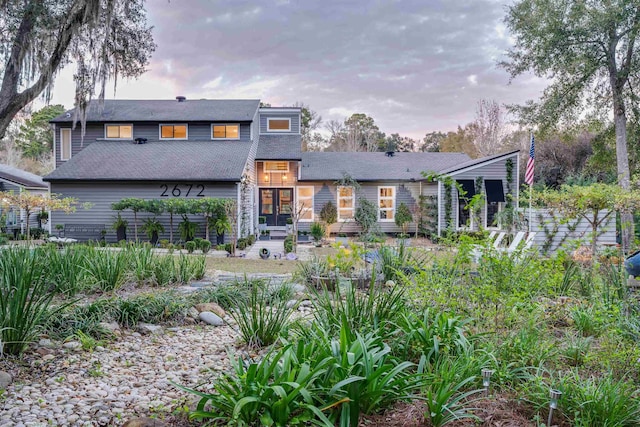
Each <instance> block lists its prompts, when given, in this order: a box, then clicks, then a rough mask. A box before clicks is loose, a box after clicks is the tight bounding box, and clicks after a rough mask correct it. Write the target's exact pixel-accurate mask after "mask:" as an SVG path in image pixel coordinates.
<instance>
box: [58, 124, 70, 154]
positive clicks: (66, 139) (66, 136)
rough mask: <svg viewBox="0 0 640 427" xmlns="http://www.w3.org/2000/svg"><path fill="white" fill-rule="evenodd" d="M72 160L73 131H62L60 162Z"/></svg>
mask: <svg viewBox="0 0 640 427" xmlns="http://www.w3.org/2000/svg"><path fill="white" fill-rule="evenodd" d="M70 158H71V129H60V160H69V159H70Z"/></svg>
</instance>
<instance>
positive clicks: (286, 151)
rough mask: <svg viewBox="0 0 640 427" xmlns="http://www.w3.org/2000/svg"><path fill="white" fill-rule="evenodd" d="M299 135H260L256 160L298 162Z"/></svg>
mask: <svg viewBox="0 0 640 427" xmlns="http://www.w3.org/2000/svg"><path fill="white" fill-rule="evenodd" d="M301 147H302V136H301V135H283V134H279V135H264V134H261V135H260V141H259V142H258V152H257V154H256V160H300V159H301V158H302V149H301Z"/></svg>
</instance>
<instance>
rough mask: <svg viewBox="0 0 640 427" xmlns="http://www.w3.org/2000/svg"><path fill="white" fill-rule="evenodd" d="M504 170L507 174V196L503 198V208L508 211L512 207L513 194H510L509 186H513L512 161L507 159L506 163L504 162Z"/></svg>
mask: <svg viewBox="0 0 640 427" xmlns="http://www.w3.org/2000/svg"><path fill="white" fill-rule="evenodd" d="M505 169H506V172H507V177H506V178H507V191H506V193H507V194H506V198H505V201H506V204H505V208H507V209H509V208H511V207H512V203H513V194H512V193H511V186H512V185H513V159H507V161H506V162H505Z"/></svg>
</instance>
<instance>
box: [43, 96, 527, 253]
mask: <svg viewBox="0 0 640 427" xmlns="http://www.w3.org/2000/svg"><path fill="white" fill-rule="evenodd" d="M72 120H73V111H69V112H66V113H65V114H63V115H61V116H59V117H57V118H55V119H54V120H52V122H51V123H52V124H53V126H54V134H55V137H54V142H55V143H54V146H55V150H54V151H55V153H54V154H55V159H56V170H55V171H54V172H52V173H51V174H50V175H48V176H46V177H45V178H44V179H45V181H48V182H50V183H51V191H52V192H54V193H59V194H61V195H62V196H63V197H75V198H77V199H79V201H80V202H81V203H85V202H89V203H91V205H92V207H91V209H89V210H78V211H77V212H75V213H73V214H69V215H65V214H63V213H58V212H55V213H54V214H53V215H52V216H51V222H53V223H54V224H65V225H73V224H98V225H101V226H105V229H107V230H109V233H108V234H107V239H108V240H112V241H113V240H114V239H115V232H113V231H112V230H111V229H110V224H111V222H112V221H113V216H114V214H115V213H114V212H113V211H112V210H111V204H112V203H113V202H116V201H118V200H120V199H122V198H125V197H138V198H144V199H163V198H172V197H189V198H197V197H204V196H207V197H225V198H233V199H236V200H237V201H238V209H239V213H238V217H239V218H240V221H239V224H238V233H239V234H240V235H246V234H249V233H255V232H256V230H257V229H258V218H259V217H265V219H266V223H267V227H268V228H271V229H284V228H285V226H286V222H287V218H289V217H290V216H291V210H292V209H295V208H296V207H298V206H301V205H303V206H304V207H305V209H304V210H303V212H302V215H301V219H300V222H299V225H300V229H301V230H305V229H308V228H309V225H310V223H311V222H313V221H318V220H319V213H320V211H321V209H322V207H323V206H324V205H325V203H327V202H328V201H332V202H333V203H334V204H335V205H336V206H337V207H338V218H339V222H338V224H335V225H334V227H333V231H334V232H337V231H338V230H340V231H343V232H348V233H354V232H357V231H358V226H357V225H356V223H355V222H354V221H353V215H354V213H355V209H356V206H357V200H358V199H359V198H360V197H365V198H366V199H368V200H370V201H371V202H373V203H374V204H375V205H376V206H378V220H379V225H380V228H381V229H382V231H385V232H399V231H400V229H399V228H398V227H397V226H396V225H395V222H394V216H395V210H396V208H397V207H398V205H399V204H400V203H403V202H404V203H405V204H407V205H408V206H409V207H410V208H412V209H415V208H416V206H417V204H418V203H419V200H420V198H421V197H420V196H424V197H428V196H433V197H434V198H435V200H437V201H438V203H437V208H436V209H437V212H438V214H437V218H434V219H435V221H436V223H437V230H438V233H439V234H441V233H442V232H443V231H444V230H445V229H446V228H447V220H448V223H449V224H450V226H451V227H453V228H456V229H458V228H467V227H469V225H470V226H471V227H477V226H478V224H475V223H473V221H471V222H472V223H471V224H469V221H468V219H469V214H468V212H469V210H468V209H464V206H465V205H466V203H467V199H470V198H471V196H472V194H469V191H468V192H467V195H466V196H465V197H462V198H459V195H458V192H457V186H455V185H454V186H450V187H447V185H445V184H444V183H443V182H442V180H440V181H439V182H431V181H429V180H428V179H427V178H426V177H425V176H424V175H423V172H429V173H438V174H443V175H444V176H448V177H451V178H453V179H455V180H459V184H460V186H462V187H464V188H465V189H467V188H470V189H472V190H474V191H475V190H477V191H478V192H481V193H483V194H484V193H485V192H486V194H487V196H488V197H487V199H489V201H488V202H487V203H485V204H484V205H483V207H482V214H481V218H479V219H480V220H481V221H482V223H483V224H482V225H484V226H488V227H491V226H492V219H493V218H494V216H495V214H496V213H497V212H499V211H500V210H501V209H502V208H503V206H504V205H505V203H506V202H507V201H508V200H509V197H507V196H506V193H509V192H510V193H511V196H510V199H513V201H514V203H515V202H516V201H517V189H518V186H519V183H518V181H517V180H518V173H517V154H518V152H517V151H516V152H511V153H506V154H501V155H498V156H492V157H488V158H484V159H478V160H470V159H469V157H468V156H467V155H465V154H461V153H353V152H302V151H301V136H300V126H301V114H300V109H299V108H271V107H269V108H261V107H260V101H259V100H186V99H185V98H184V97H178V98H177V100H176V101H166V100H163V101H120V100H117V101H108V100H106V101H104V104H103V105H102V106H101V105H99V104H98V103H93V104H92V105H91V106H90V108H89V110H88V112H87V120H86V132H85V134H84V136H82V131H81V129H80V125H79V124H78V126H77V127H76V128H75V129H74V128H72ZM508 164H511V165H512V167H511V171H509V167H508ZM514 165H515V166H514ZM345 177H348V178H349V179H351V180H355V181H357V182H358V184H359V187H360V192H359V194H356V191H354V188H352V187H350V186H342V185H340V184H339V183H340V182H342V183H344V182H347V181H348V180H347V181H345ZM469 182H471V183H472V184H471V186H469ZM447 188H449V191H450V192H451V203H449V204H448V205H447V206H449V207H447V206H445V200H448V198H447V197H445V192H446V189H447ZM459 199H460V203H459V202H458V200H459ZM449 211H451V212H449ZM123 215H127V213H126V212H125V213H123ZM139 217H140V219H139V223H141V222H142V219H144V217H145V216H144V214H143V215H139ZM165 217H166V215H165ZM128 219H129V221H130V222H131V220H132V219H133V218H132V215H131V216H130V217H129V218H128ZM191 219H192V220H194V221H200V222H202V221H204V219H203V218H202V217H193V218H191ZM163 220H166V218H163ZM476 222H477V220H476ZM166 225H167V224H166V222H165V228H167V227H166ZM167 233H168V232H167ZM167 233H165V234H167ZM203 233H204V227H200V228H199V231H198V235H203ZM70 237H73V236H70ZM163 237H166V235H165V236H162V237H161V238H163Z"/></svg>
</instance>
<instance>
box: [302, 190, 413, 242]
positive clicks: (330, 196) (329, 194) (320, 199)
mask: <svg viewBox="0 0 640 427" xmlns="http://www.w3.org/2000/svg"><path fill="white" fill-rule="evenodd" d="M360 185H361V187H360V193H359V194H356V208H357V206H358V198H359V197H361V196H362V197H364V198H365V199H367V200H369V201H371V202H373V203H374V204H375V205H377V204H378V187H395V189H396V190H395V196H396V198H395V206H396V209H397V208H398V206H399V205H400V203H404V204H406V205H407V206H408V207H409V209H411V210H413V209H414V208H415V207H416V206H417V203H418V197H419V195H420V183H418V182H405V183H398V182H384V181H380V182H367V183H362V184H360ZM299 186H313V187H314V199H313V212H314V220H316V221H318V220H319V219H320V211H321V210H322V207H323V206H324V205H325V204H326V203H327V202H328V201H332V202H333V204H334V205H336V207H337V205H338V196H337V186H336V185H335V183H334V182H309V183H306V182H305V183H303V182H300V183H299ZM378 225H379V227H380V230H381V231H382V232H384V233H400V232H401V231H402V229H401V228H400V227H398V226H397V225H396V223H395V222H394V221H389V222H387V221H379V222H378ZM309 228H310V223H309V222H301V223H300V224H299V229H300V230H303V231H304V230H309ZM408 230H409V232H414V231H415V223H412V224H410V225H409V227H408ZM359 231H360V226H359V225H358V224H356V222H355V221H353V220H351V221H345V222H338V223H336V224H333V225H332V226H331V232H332V233H357V232H359Z"/></svg>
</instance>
